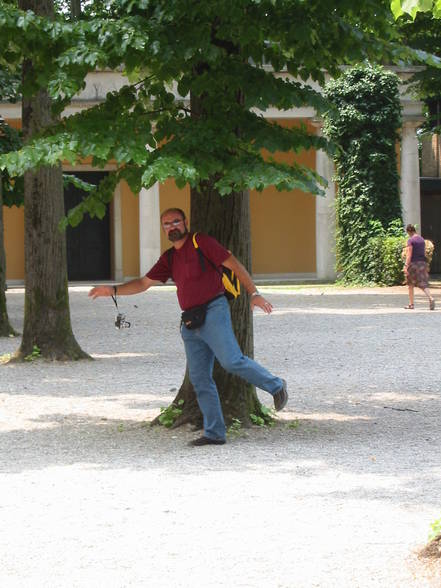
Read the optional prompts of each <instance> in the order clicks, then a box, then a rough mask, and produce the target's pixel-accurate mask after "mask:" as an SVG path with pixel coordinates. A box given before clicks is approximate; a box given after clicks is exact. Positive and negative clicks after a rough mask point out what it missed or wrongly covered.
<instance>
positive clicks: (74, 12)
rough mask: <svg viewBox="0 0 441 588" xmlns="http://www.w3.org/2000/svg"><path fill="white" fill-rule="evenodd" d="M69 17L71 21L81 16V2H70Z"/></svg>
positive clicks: (71, 0)
mask: <svg viewBox="0 0 441 588" xmlns="http://www.w3.org/2000/svg"><path fill="white" fill-rule="evenodd" d="M70 15H71V18H72V20H78V19H79V18H80V16H81V0H70Z"/></svg>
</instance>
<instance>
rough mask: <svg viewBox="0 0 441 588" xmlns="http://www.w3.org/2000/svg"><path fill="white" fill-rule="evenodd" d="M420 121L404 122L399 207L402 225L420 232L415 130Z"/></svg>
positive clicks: (417, 157) (418, 170) (418, 172)
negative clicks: (409, 225) (413, 226)
mask: <svg viewBox="0 0 441 588" xmlns="http://www.w3.org/2000/svg"><path fill="white" fill-rule="evenodd" d="M420 124H421V119H417V120H407V121H406V120H404V121H403V128H402V139H401V184H400V188H401V190H400V192H401V206H402V209H403V222H404V225H407V224H408V223H412V224H413V225H417V230H418V231H419V230H421V203H420V168H419V156H418V139H417V135H416V129H417V128H418V126H419V125H420Z"/></svg>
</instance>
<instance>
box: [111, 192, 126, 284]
mask: <svg viewBox="0 0 441 588" xmlns="http://www.w3.org/2000/svg"><path fill="white" fill-rule="evenodd" d="M113 263H114V267H113V279H114V280H115V281H116V282H122V280H123V279H124V275H123V255H122V216H121V184H118V185H117V187H116V190H115V194H114V196H113Z"/></svg>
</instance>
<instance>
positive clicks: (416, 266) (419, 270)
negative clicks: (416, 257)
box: [407, 261, 429, 288]
mask: <svg viewBox="0 0 441 588" xmlns="http://www.w3.org/2000/svg"><path fill="white" fill-rule="evenodd" d="M407 283H408V284H409V286H417V287H418V288H428V287H429V272H428V271H427V263H426V262H425V261H414V262H413V263H411V264H410V265H409V267H408V268H407Z"/></svg>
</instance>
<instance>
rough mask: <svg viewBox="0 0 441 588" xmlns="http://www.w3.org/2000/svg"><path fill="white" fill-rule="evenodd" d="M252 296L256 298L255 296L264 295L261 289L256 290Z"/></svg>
mask: <svg viewBox="0 0 441 588" xmlns="http://www.w3.org/2000/svg"><path fill="white" fill-rule="evenodd" d="M250 296H251V298H254V296H262V294H261V293H260V292H259V290H256V291H255V292H253V293H252V294H250Z"/></svg>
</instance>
